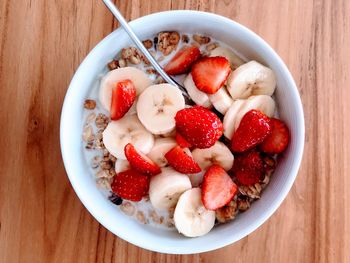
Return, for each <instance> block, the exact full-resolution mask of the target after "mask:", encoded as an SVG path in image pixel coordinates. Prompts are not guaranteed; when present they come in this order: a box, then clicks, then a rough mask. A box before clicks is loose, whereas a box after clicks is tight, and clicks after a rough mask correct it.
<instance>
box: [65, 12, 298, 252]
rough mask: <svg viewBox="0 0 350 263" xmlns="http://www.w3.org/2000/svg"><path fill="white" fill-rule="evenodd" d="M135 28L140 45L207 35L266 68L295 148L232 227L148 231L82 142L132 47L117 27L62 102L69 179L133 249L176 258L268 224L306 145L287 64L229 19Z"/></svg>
mask: <svg viewBox="0 0 350 263" xmlns="http://www.w3.org/2000/svg"><path fill="white" fill-rule="evenodd" d="M130 25H131V26H132V28H133V29H134V30H135V32H136V34H137V35H138V36H139V37H140V38H141V39H146V38H147V37H151V36H154V35H155V34H156V33H157V32H160V31H163V30H175V31H179V32H192V33H203V34H205V35H209V36H212V37H214V38H215V39H217V40H221V41H223V42H225V43H226V44H228V45H230V46H232V47H234V48H235V49H236V50H237V51H239V52H240V53H241V54H242V55H244V56H245V57H246V58H248V59H255V60H258V61H260V62H262V63H264V64H266V65H268V66H269V67H270V68H271V69H272V70H273V71H274V72H275V74H276V75H277V83H278V88H277V90H276V93H275V95H276V98H277V103H278V104H279V105H280V107H279V113H280V116H281V118H282V119H283V120H284V121H285V122H286V123H287V125H288V127H289V128H290V132H291V141H290V145H289V147H288V149H287V151H286V152H285V153H284V156H283V158H281V161H280V162H279V164H278V167H277V169H276V171H275V173H274V175H273V177H272V179H271V182H270V184H269V185H268V187H267V188H266V189H265V190H264V192H263V195H262V198H261V199H260V200H259V201H257V202H255V203H254V204H253V205H252V207H251V208H250V209H249V210H248V211H246V212H245V213H242V214H240V215H239V216H238V217H237V218H236V219H235V220H234V221H232V222H230V223H227V224H223V225H219V226H217V227H215V228H214V229H212V231H211V232H210V233H208V234H207V235H205V236H202V237H198V238H186V237H184V236H182V235H180V234H178V233H177V232H176V231H169V230H162V229H159V228H156V227H153V226H149V225H142V224H140V223H138V222H137V221H136V220H134V219H132V218H130V217H127V216H126V215H124V214H123V213H121V212H120V210H119V209H118V208H117V207H116V206H115V205H113V204H112V203H111V202H110V201H108V200H107V199H106V198H105V197H104V196H103V195H102V194H101V192H100V191H99V190H98V189H97V187H96V185H95V181H94V179H93V177H92V175H91V174H89V173H90V172H89V169H88V164H87V163H86V161H85V159H84V155H83V144H82V140H81V134H82V127H83V107H82V105H83V103H84V100H85V99H86V97H87V96H88V92H89V89H90V88H91V85H92V83H93V82H94V81H96V78H97V77H98V75H99V74H100V73H101V72H102V70H103V68H104V67H105V66H106V64H107V63H108V62H109V61H110V60H111V59H112V58H113V57H114V55H115V54H116V53H117V52H118V51H120V50H121V48H123V47H126V46H128V45H130V44H131V41H130V39H129V38H128V36H127V34H126V33H125V32H124V31H123V30H122V29H118V30H116V31H114V32H113V33H111V34H110V35H108V36H107V37H106V38H105V39H103V40H102V41H101V42H100V43H99V44H98V45H97V46H96V47H95V48H94V49H93V50H92V51H91V52H90V54H89V55H88V56H87V57H86V58H85V60H84V61H83V62H82V63H81V65H80V67H79V69H78V70H77V72H76V73H75V75H74V77H73V79H72V82H71V84H70V86H69V89H68V91H67V94H66V97H65V100H64V104H63V109H62V116H61V130H60V133H61V134H60V136H61V137H60V140H61V149H62V157H63V161H64V165H65V168H66V171H67V174H68V177H69V180H70V181H71V183H72V186H73V188H74V190H75V192H76V193H77V195H78V197H79V198H80V200H81V201H82V203H83V204H84V205H85V207H86V208H87V209H88V210H89V212H90V213H91V214H92V215H93V216H94V217H95V218H96V220H97V221H99V222H100V223H101V224H102V225H103V226H104V227H106V228H107V229H108V230H110V231H111V232H112V233H114V234H115V235H117V236H119V237H120V238H122V239H124V240H126V241H128V242H130V243H132V244H134V245H137V246H139V247H142V248H145V249H149V250H153V251H158V252H163V253H173V254H191V253H200V252H205V251H210V250H213V249H217V248H221V247H223V246H226V245H229V244H231V243H233V242H235V241H237V240H239V239H241V238H243V237H245V236H246V235H248V234H250V233H251V232H252V231H254V230H255V229H256V228H258V227H259V226H260V225H261V224H262V223H264V222H265V221H266V220H267V219H268V218H269V217H270V216H271V215H272V214H273V213H274V212H275V211H276V209H277V208H278V207H279V206H280V204H281V203H282V201H283V200H284V198H285V197H286V195H287V194H288V192H289V190H290V188H291V187H292V185H293V182H294V180H295V178H296V175H297V172H298V169H299V165H300V161H301V158H302V153H303V147H304V116H303V109H302V104H301V101H300V97H299V93H298V90H297V87H296V85H295V83H294V80H293V78H292V76H291V74H290V72H289V71H288V69H287V67H286V65H285V64H284V63H283V61H282V60H281V58H280V57H279V56H278V55H277V54H276V53H275V51H274V50H273V49H272V48H271V47H270V46H269V45H268V44H267V43H266V42H265V41H264V40H262V39H261V38H260V37H259V36H257V35H256V34H254V33H253V32H252V31H250V30H249V29H247V28H246V27H244V26H242V25H240V24H238V23H236V22H234V21H232V20H230V19H227V18H224V17H221V16H218V15H215V14H211V13H204V12H197V11H168V12H161V13H156V14H151V15H148V16H145V17H141V18H139V19H136V20H134V21H132V22H131V23H130ZM285 212H286V213H288V211H285Z"/></svg>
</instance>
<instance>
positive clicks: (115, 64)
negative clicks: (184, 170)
mask: <svg viewBox="0 0 350 263" xmlns="http://www.w3.org/2000/svg"><path fill="white" fill-rule="evenodd" d="M107 67H108V69H109V70H114V69H117V68H119V62H118V60H112V61H111V62H109V63H108V64H107Z"/></svg>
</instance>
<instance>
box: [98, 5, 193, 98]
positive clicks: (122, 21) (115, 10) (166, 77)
mask: <svg viewBox="0 0 350 263" xmlns="http://www.w3.org/2000/svg"><path fill="white" fill-rule="evenodd" d="M103 2H104V4H105V5H106V6H107V8H108V9H109V10H110V11H111V13H112V14H113V15H114V17H115V18H116V19H117V20H118V21H119V23H120V25H121V26H122V27H123V28H124V30H125V31H126V33H128V35H129V36H130V38H131V39H132V41H133V42H134V43H135V45H136V46H137V47H138V48H139V50H140V51H141V52H142V53H143V54H144V55H145V57H146V58H147V59H148V60H149V62H150V63H151V64H152V66H153V67H154V69H155V70H156V71H157V72H158V73H159V75H160V76H162V78H163V79H164V80H165V81H166V82H168V83H169V84H171V85H174V86H177V87H178V88H179V89H180V90H181V92H182V95H183V96H184V98H185V100H186V104H193V101H192V100H191V98H190V96H189V95H188V93H187V91H186V89H185V88H184V87H183V86H182V85H180V84H179V83H177V82H176V81H175V80H174V79H173V78H171V77H170V76H169V75H168V74H167V73H165V71H164V70H163V69H162V67H161V66H160V65H159V64H158V62H157V61H156V60H155V59H154V58H153V56H152V55H151V54H150V53H149V52H148V50H147V48H145V46H144V45H143V44H142V42H141V41H140V39H139V38H138V37H137V36H136V34H135V32H134V31H133V30H132V29H131V27H130V26H129V24H128V22H127V21H126V20H125V18H124V17H123V15H122V14H121V13H120V11H119V10H118V8H117V7H116V6H115V5H114V3H113V2H112V1H111V0H103Z"/></svg>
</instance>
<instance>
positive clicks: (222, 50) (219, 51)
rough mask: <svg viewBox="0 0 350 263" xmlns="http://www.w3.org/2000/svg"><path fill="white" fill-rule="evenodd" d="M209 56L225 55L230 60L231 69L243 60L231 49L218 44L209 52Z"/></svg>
mask: <svg viewBox="0 0 350 263" xmlns="http://www.w3.org/2000/svg"><path fill="white" fill-rule="evenodd" d="M210 56H211V57H218V56H221V57H225V58H226V59H227V60H228V61H229V62H230V64H231V68H232V69H235V68H237V67H239V66H240V65H242V64H243V63H244V61H243V60H242V59H241V58H240V57H239V56H238V55H237V54H235V53H234V52H233V51H232V50H231V49H229V48H226V47H221V46H219V47H217V48H215V49H213V50H212V51H211V52H210Z"/></svg>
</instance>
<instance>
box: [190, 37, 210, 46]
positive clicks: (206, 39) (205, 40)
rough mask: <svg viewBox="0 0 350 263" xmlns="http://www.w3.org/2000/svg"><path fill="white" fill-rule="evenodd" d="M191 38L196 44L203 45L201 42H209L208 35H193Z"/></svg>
mask: <svg viewBox="0 0 350 263" xmlns="http://www.w3.org/2000/svg"><path fill="white" fill-rule="evenodd" d="M193 40H194V41H196V42H197V43H198V44H200V45H203V44H208V43H209V42H210V37H207V36H201V35H193Z"/></svg>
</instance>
